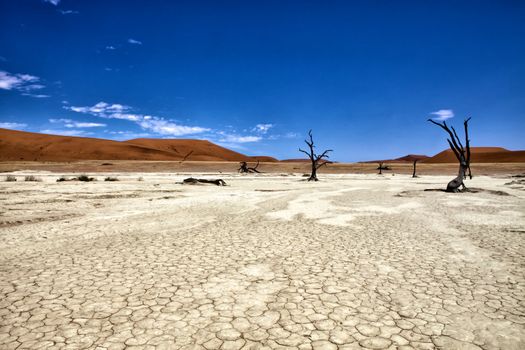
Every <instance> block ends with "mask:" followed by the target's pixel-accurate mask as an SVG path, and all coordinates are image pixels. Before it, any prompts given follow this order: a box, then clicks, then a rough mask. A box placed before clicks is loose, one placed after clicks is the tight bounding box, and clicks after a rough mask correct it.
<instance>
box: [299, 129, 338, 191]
mask: <svg viewBox="0 0 525 350" xmlns="http://www.w3.org/2000/svg"><path fill="white" fill-rule="evenodd" d="M308 136H310V140H309V141H308V140H304V142H305V143H306V144H307V145H308V148H309V149H310V150H309V151H308V152H307V151H305V150H303V149H301V148H299V151H300V152H303V153H304V154H306V155H307V156H308V158H310V161H311V162H312V172H311V173H310V177H309V178H308V181H319V179H318V178H317V169H319V168H320V167H322V166H323V165H326V163H328V161H326V160H325V159H327V158H329V157H328V152H333V151H332V150H331V149H327V150H325V151H324V152H323V153H321V154H319V155H318V154H316V153H315V150H314V149H315V146H314V139H313V136H312V130H310V131H308Z"/></svg>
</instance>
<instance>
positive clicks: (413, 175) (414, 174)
mask: <svg viewBox="0 0 525 350" xmlns="http://www.w3.org/2000/svg"><path fill="white" fill-rule="evenodd" d="M416 164H417V159H414V170H413V171H412V177H417V175H416Z"/></svg>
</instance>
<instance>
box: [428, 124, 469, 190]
mask: <svg viewBox="0 0 525 350" xmlns="http://www.w3.org/2000/svg"><path fill="white" fill-rule="evenodd" d="M469 120H470V118H467V119H465V121H464V122H463V126H464V129H465V147H463V144H462V143H461V140H460V138H459V137H458V134H457V133H456V130H455V129H454V127H453V126H452V127H450V128H449V127H448V125H447V123H446V122H445V121H444V122H443V123H438V122H436V121H434V120H432V119H429V120H428V121H429V122H431V123H432V124H436V125H437V126H439V127H441V128H442V129H443V130H445V131H446V132H447V133H448V135H449V138H447V141H448V144H449V146H450V149H451V150H452V152H454V155H455V156H456V158H457V160H458V162H459V172H458V176H457V177H456V178H455V179H453V180H452V181H450V182H449V183H448V185H447V189H446V192H454V193H456V192H462V191H466V190H468V189H467V187H466V186H465V183H464V182H463V180H464V179H466V178H467V171H468V176H469V178H470V179H472V172H471V171H470V140H469V138H468V122H469ZM460 187H462V189H460Z"/></svg>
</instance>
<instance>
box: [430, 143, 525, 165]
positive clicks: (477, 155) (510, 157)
mask: <svg viewBox="0 0 525 350" xmlns="http://www.w3.org/2000/svg"><path fill="white" fill-rule="evenodd" d="M470 150H471V158H470V161H471V162H472V163H523V162H525V151H509V150H508V149H505V148H501V147H471V149H470ZM423 162H424V163H456V162H457V160H456V156H455V155H454V153H453V152H452V150H451V149H447V150H445V151H443V152H440V153H438V154H436V155H435V156H433V157H430V158H428V159H425V160H423Z"/></svg>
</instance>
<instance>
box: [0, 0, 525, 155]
mask: <svg viewBox="0 0 525 350" xmlns="http://www.w3.org/2000/svg"><path fill="white" fill-rule="evenodd" d="M524 38H525V1H520V0H516V1H500V0H498V1H437V0H436V1H389V0H385V1H373V0H370V1H368V0H363V1H341V2H337V1H283V0H281V1H267V0H266V1H213V0H212V1H199V0H192V1H175V0H174V1H169V0H165V1H161V0H143V1H138V0H121V1H111V0H104V1H103V0H91V1H80V0H61V1H59V0H48V1H44V0H16V1H14V0H0V56H1V57H0V127H9V128H13V129H22V130H28V131H37V132H48V133H59V134H72V135H80V136H91V137H101V138H113V139H129V138H134V137H177V138H207V139H210V140H211V141H214V142H217V143H220V144H222V145H225V146H227V147H232V148H234V149H236V150H238V151H241V152H244V153H247V154H266V155H273V156H276V157H278V158H297V157H301V156H302V154H301V153H299V152H298V151H297V148H298V147H299V146H302V142H303V141H302V140H303V138H304V136H305V135H306V133H307V131H308V129H310V128H311V129H313V130H314V137H315V139H316V141H317V144H318V145H319V148H333V149H334V150H335V152H334V153H333V159H335V160H339V161H357V160H366V159H377V158H388V157H397V156H402V155H405V154H407V153H418V154H428V155H433V154H435V153H437V152H439V151H441V150H443V149H444V148H446V147H447V144H446V140H445V137H444V136H445V135H444V134H443V132H442V131H441V130H439V129H438V128H437V127H436V126H433V125H431V124H430V123H428V122H426V119H427V118H429V117H436V116H437V114H431V113H432V112H437V111H442V112H441V115H442V116H444V117H448V116H450V115H452V113H453V114H454V115H455V117H454V118H453V119H450V120H449V123H453V124H457V125H458V126H459V125H460V124H461V123H462V121H463V118H464V117H466V116H471V117H472V121H471V136H472V137H471V138H472V144H473V145H474V146H476V145H477V146H503V147H506V148H509V149H525V141H524V140H525V137H524V136H523V134H524V132H525V40H524ZM100 102H104V103H105V104H100ZM96 104H98V106H97V107H94V106H95V105H96ZM101 124H102V125H101Z"/></svg>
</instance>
